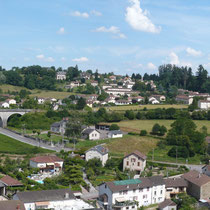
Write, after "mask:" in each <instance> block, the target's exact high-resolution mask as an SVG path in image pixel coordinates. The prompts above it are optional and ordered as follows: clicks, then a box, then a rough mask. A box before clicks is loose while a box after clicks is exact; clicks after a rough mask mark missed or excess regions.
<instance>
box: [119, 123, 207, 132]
mask: <svg viewBox="0 0 210 210" xmlns="http://www.w3.org/2000/svg"><path fill="white" fill-rule="evenodd" d="M173 122H174V120H129V121H121V122H119V123H117V124H118V125H119V126H120V129H121V130H123V131H125V132H137V133H139V132H140V130H146V131H148V132H151V130H152V127H153V125H154V124H155V123H159V124H160V125H164V126H165V127H166V128H167V129H170V125H171V124H172V123H173ZM193 122H194V123H195V124H196V125H197V129H198V130H200V129H201V128H202V127H203V126H206V127H207V129H208V133H210V121H208V120H194V121H193Z"/></svg>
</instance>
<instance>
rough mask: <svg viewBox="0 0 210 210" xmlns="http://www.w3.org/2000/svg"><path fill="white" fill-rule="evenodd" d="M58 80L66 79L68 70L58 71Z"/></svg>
mask: <svg viewBox="0 0 210 210" xmlns="http://www.w3.org/2000/svg"><path fill="white" fill-rule="evenodd" d="M56 79H57V80H66V71H58V72H57V73H56Z"/></svg>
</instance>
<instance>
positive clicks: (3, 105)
mask: <svg viewBox="0 0 210 210" xmlns="http://www.w3.org/2000/svg"><path fill="white" fill-rule="evenodd" d="M0 107H2V108H5V109H7V108H9V103H8V102H1V103H0Z"/></svg>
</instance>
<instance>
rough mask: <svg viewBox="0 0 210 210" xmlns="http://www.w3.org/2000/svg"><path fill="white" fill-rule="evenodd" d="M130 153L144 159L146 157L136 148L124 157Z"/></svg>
mask: <svg viewBox="0 0 210 210" xmlns="http://www.w3.org/2000/svg"><path fill="white" fill-rule="evenodd" d="M130 155H136V156H137V157H140V158H141V159H143V160H146V159H147V156H146V155H144V154H143V153H141V152H139V151H138V150H136V151H134V152H132V153H130V154H128V155H126V156H125V157H124V158H126V157H128V156H130Z"/></svg>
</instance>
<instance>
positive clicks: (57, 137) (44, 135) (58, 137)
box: [33, 134, 66, 143]
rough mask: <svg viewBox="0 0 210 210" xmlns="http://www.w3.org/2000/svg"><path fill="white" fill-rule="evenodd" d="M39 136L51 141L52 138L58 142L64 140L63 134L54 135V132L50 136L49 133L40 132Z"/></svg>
mask: <svg viewBox="0 0 210 210" xmlns="http://www.w3.org/2000/svg"><path fill="white" fill-rule="evenodd" d="M33 136H34V137H38V135H33ZM39 138H40V139H43V140H46V141H50V140H51V141H52V142H54V143H58V142H60V141H61V140H62V136H59V135H54V134H52V135H51V137H50V138H49V137H48V136H47V134H40V135H39ZM64 139H66V138H64Z"/></svg>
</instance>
